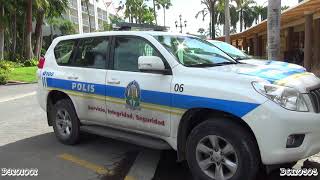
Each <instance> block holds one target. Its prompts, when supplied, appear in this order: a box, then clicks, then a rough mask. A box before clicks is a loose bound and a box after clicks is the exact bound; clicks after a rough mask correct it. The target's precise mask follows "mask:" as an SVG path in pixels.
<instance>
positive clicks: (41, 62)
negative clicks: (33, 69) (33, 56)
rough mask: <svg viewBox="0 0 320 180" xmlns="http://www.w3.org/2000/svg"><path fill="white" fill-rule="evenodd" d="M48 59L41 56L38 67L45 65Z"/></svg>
mask: <svg viewBox="0 0 320 180" xmlns="http://www.w3.org/2000/svg"><path fill="white" fill-rule="evenodd" d="M45 61H46V59H45V58H44V57H40V59H39V63H38V68H39V69H42V68H43V66H44V62H45Z"/></svg>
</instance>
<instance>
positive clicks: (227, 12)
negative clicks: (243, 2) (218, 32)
mask: <svg viewBox="0 0 320 180" xmlns="http://www.w3.org/2000/svg"><path fill="white" fill-rule="evenodd" d="M224 12H225V13H224V17H225V18H224V19H225V25H224V32H225V42H226V43H230V22H231V20H230V7H229V0H225V2H224Z"/></svg>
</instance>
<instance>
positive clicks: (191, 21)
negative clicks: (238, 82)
mask: <svg viewBox="0 0 320 180" xmlns="http://www.w3.org/2000/svg"><path fill="white" fill-rule="evenodd" d="M117 1H119V0H115V1H114V3H115V4H116V2H117ZM256 2H257V4H258V5H267V4H268V0H256ZM149 3H150V4H148V5H150V6H151V5H152V4H151V1H150V2H149ZM171 3H172V6H171V7H170V9H168V10H166V24H165V25H166V26H169V27H170V31H172V32H179V28H178V29H177V28H176V26H175V21H179V15H180V14H181V15H182V22H184V21H185V20H186V21H187V27H186V28H183V33H186V32H188V33H191V34H198V33H197V31H198V29H199V28H204V29H208V27H209V21H210V20H209V16H208V17H207V18H206V19H205V21H202V17H201V16H199V17H198V19H196V18H195V15H196V13H197V12H198V11H200V10H202V9H203V8H204V5H202V4H201V0H171ZM281 3H282V6H290V7H291V6H294V5H297V4H298V0H282V2H281ZM157 16H158V17H157V20H158V24H159V25H164V20H163V19H164V18H163V10H162V9H160V10H158V11H157ZM220 29H222V27H220ZM238 29H239V28H238Z"/></svg>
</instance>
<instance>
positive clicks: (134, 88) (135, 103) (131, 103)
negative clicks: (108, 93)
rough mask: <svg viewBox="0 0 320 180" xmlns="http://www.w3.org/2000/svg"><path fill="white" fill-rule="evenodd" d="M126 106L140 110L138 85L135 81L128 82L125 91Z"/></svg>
mask: <svg viewBox="0 0 320 180" xmlns="http://www.w3.org/2000/svg"><path fill="white" fill-rule="evenodd" d="M125 97H126V107H127V108H129V109H131V110H140V97H141V92H140V87H139V84H138V82H137V81H132V82H130V83H129V84H128V86H127V88H126V91H125Z"/></svg>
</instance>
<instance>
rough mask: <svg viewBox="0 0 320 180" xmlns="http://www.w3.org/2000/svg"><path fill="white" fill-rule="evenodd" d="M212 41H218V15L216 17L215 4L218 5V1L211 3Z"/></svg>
mask: <svg viewBox="0 0 320 180" xmlns="http://www.w3.org/2000/svg"><path fill="white" fill-rule="evenodd" d="M211 3H212V4H211V14H210V15H211V39H216V28H215V25H216V15H215V10H214V7H215V4H216V0H213V1H211Z"/></svg>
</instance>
